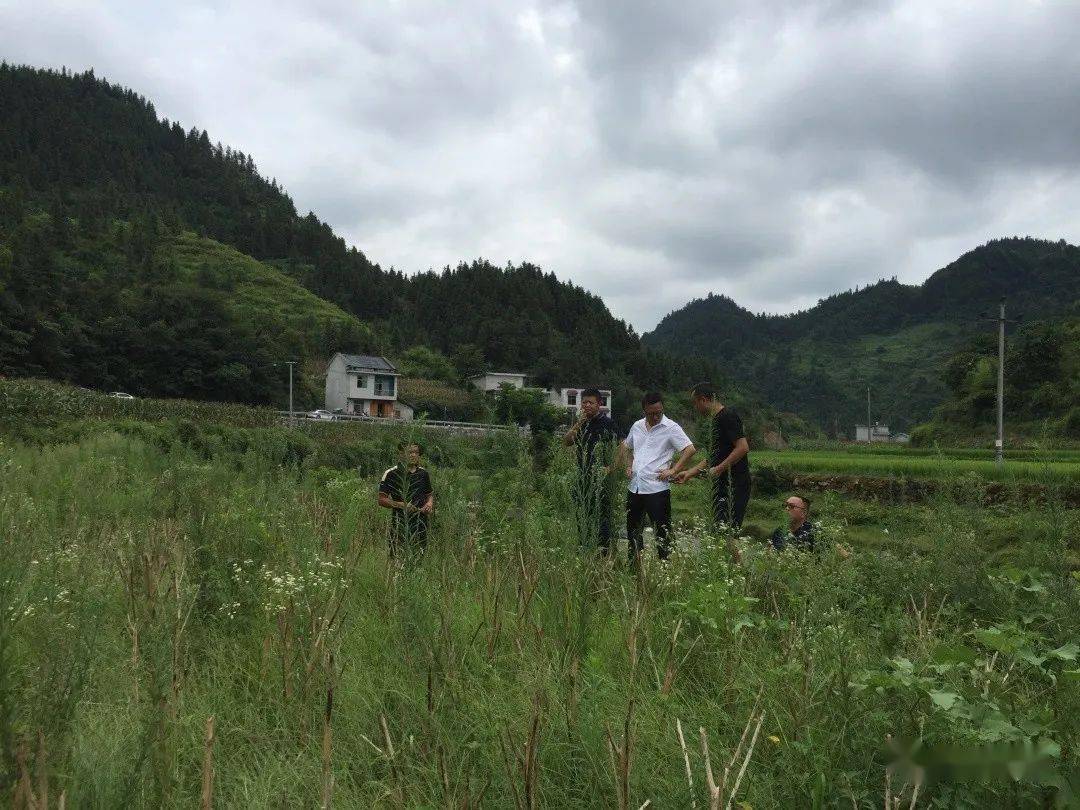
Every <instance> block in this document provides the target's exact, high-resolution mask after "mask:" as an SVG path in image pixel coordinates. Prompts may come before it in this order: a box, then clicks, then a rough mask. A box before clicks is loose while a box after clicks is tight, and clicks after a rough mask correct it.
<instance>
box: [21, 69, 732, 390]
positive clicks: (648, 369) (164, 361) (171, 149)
mask: <svg viewBox="0 0 1080 810" xmlns="http://www.w3.org/2000/svg"><path fill="white" fill-rule="evenodd" d="M200 240H201V241H200ZM196 243H197V244H201V245H202V248H201V249H202V250H203V251H204V252H205V253H206V254H207V257H202V258H196V259H192V258H191V257H190V256H187V257H186V258H185V257H184V256H183V255H180V254H182V253H183V252H184V251H183V250H181V249H180V248H179V247H178V246H179V245H185V244H186V245H188V248H187V250H188V252H189V253H190V246H191V245H192V244H196ZM229 248H231V249H233V251H234V252H239V254H242V256H244V257H250V259H253V260H257V261H255V262H254V265H257V266H258V271H257V272H255V271H254V270H252V268H253V266H254V265H247V267H248V269H249V270H252V272H255V275H257V276H258V277H259V279H260V283H263V282H268V280H270V279H272V280H273V284H272V285H271V287H272V288H273V287H277V288H280V289H286V288H287V285H286V284H285V280H286V279H292V280H293V281H295V282H296V284H297V285H298V286H299V287H302V288H303V289H305V290H307V291H310V293H313V294H314V295H313V296H311V300H310V302H309V303H310V304H311V306H312V311H311V313H310V317H307V318H306V320H305V319H302V320H305V322H306V325H307V327H310V329H308V330H307V331H305V328H301V327H302V326H303V324H301V325H298V324H297V323H295V322H290V323H284V322H280V319H279V318H278V317H277V315H276V313H275V312H274V311H273V307H272V306H270V307H269V308H268V309H259V308H257V307H255V308H253V307H250V306H247V307H238V306H234V305H233V304H232V303H231V299H232V297H233V295H232V292H231V289H230V285H233V284H235V283H237V282H238V279H237V278H232V279H230V277H229V272H228V267H231V266H233V265H237V264H243V262H242V261H240V260H239V259H237V258H236V256H233V257H232V259H230V260H229V261H228V262H225V265H226V266H225V268H224V269H223V266H222V262H220V261H218V260H217V259H215V258H214V257H218V258H220V257H221V256H223V255H225V253H227V251H228V249H229ZM204 264H205V265H207V267H206V268H205V269H204V268H203V265H204ZM0 285H2V287H0V330H3V337H4V344H5V348H4V349H3V350H2V352H0V373H3V374H9V375H30V374H37V375H45V376H50V377H56V378H60V379H66V380H71V381H74V382H79V383H81V384H86V385H93V386H94V387H99V388H111V387H122V388H126V389H131V390H133V391H134V392H136V393H146V394H151V393H152V394H158V395H169V396H173V395H184V396H192V397H206V398H221V399H236V398H240V399H243V400H245V401H251V402H260V401H261V402H265V401H269V400H268V397H269V396H270V391H271V389H274V390H276V388H279V387H280V386H279V380H280V369H279V368H276V367H273V366H272V365H271V364H272V363H273V362H274V361H275V360H281V359H286V358H289V357H299V358H300V359H308V360H310V361H311V362H312V363H316V364H317V361H318V360H319V359H321V358H325V357H326V355H327V353H328V352H331V351H333V350H336V349H338V348H351V349H352V350H354V351H368V350H371V351H380V352H383V353H386V354H391V355H395V354H397V353H399V352H401V351H403V350H404V349H407V348H408V347H410V346H413V345H427V346H431V347H433V348H435V349H437V350H439V351H441V352H443V353H444V354H446V355H448V356H450V357H452V358H454V359H455V360H456V361H457V362H458V363H459V364H460V366H461V368H462V369H463V370H469V369H472V370H478V369H480V368H498V369H507V370H521V371H526V372H528V373H531V374H533V375H535V376H536V377H537V378H538V379H539V380H540V381H541V382H543V383H573V384H579V385H581V384H599V385H603V386H605V387H609V388H612V389H614V390H616V391H617V392H618V394H617V401H616V407H617V408H620V409H622V410H627V409H631V408H632V403H633V401H634V400H636V398H637V396H638V394H639V393H640V392H641V391H642V390H644V389H646V388H662V389H677V388H685V387H687V386H689V385H690V384H691V383H692V382H694V381H696V380H699V379H705V378H710V377H712V378H715V377H716V376H717V374H718V372H717V370H716V367H715V365H714V364H713V363H712V362H711V361H706V360H695V359H692V358H691V359H686V358H682V357H680V358H678V359H676V358H673V357H671V356H668V355H667V354H666V353H665V352H663V351H657V350H652V349H648V348H645V347H643V346H642V344H641V342H640V340H639V338H638V336H637V335H636V334H634V332H633V330H632V329H631V328H630V327H629V326H628V325H627V324H626V323H624V322H623V321H620V320H617V319H616V318H614V317H613V316H612V315H611V314H610V312H609V311H608V310H607V308H606V307H605V305H604V303H603V301H602V300H601V299H600V298H598V297H597V296H595V295H592V294H590V293H588V292H586V291H584V290H582V289H581V288H579V287H577V286H574V285H572V284H567V283H564V282H561V281H559V280H558V279H557V278H556V277H555V275H554V274H553V273H545V272H543V271H542V270H541V269H539V268H537V267H535V266H532V265H529V264H524V265H521V266H518V267H514V266H507V267H497V266H493V265H492V264H490V263H488V262H486V261H474V262H471V263H461V264H459V265H457V266H456V267H453V268H450V267H447V268H446V269H445V270H444V271H443V272H439V273H432V272H428V273H422V274H419V275H416V276H412V277H406V276H405V275H403V274H401V273H398V272H393V271H387V270H384V269H382V268H381V267H379V266H378V265H377V264H374V263H372V262H371V261H369V260H368V258H367V257H366V256H365V255H364V254H363V253H362V252H360V251H359V250H357V249H356V248H354V247H349V246H347V245H346V244H345V242H344V240H342V239H341V238H339V237H338V236H336V235H335V234H334V233H333V231H332V230H331V228H330V227H329V226H328V225H327V224H326V223H324V222H321V221H320V220H319V219H318V218H317V217H316V216H315V215H314V214H313V213H308V214H306V215H303V216H301V215H300V214H298V213H297V211H296V209H295V206H294V205H293V202H292V200H291V199H290V198H289V196H288V195H287V194H286V193H285V192H284V190H283V189H282V188H281V187H280V186H279V185H278V184H277V182H276V181H274V180H272V179H270V180H268V179H266V178H264V177H262V176H260V174H259V173H258V170H257V168H256V165H255V162H254V160H253V158H252V157H251V156H250V155H247V154H244V153H243V152H240V151H236V150H233V149H231V148H229V147H223V146H221V145H220V144H215V143H213V142H212V141H211V139H210V137H209V135H208V134H207V133H206V132H205V131H200V130H198V129H185V128H184V127H183V126H181V125H180V124H179V123H177V122H170V121H168V120H161V119H159V118H158V116H157V114H156V112H155V110H154V107H153V105H152V104H151V103H150V102H149V101H147V100H146V99H144V98H143V97H141V96H139V95H138V94H136V93H134V92H132V91H131V90H127V89H124V88H122V87H119V86H116V85H113V84H110V83H108V82H106V81H103V80H101V79H99V78H97V77H96V76H94V74H93V72H92V71H91V72H87V73H82V74H73V73H69V72H67V71H60V72H56V71H48V70H37V69H33V68H28V67H17V66H11V65H7V64H4V65H0ZM290 294H293V295H295V294H297V290H291V293H290ZM273 295H274V293H272V292H267V290H265V289H264V291H263V295H262V297H263V303H264V304H271V303H272V301H271V299H272V297H273ZM316 296H317V298H316ZM318 299H322V300H321V301H320V300H318ZM298 300H299V299H298ZM326 302H329V304H330V305H336V306H330V307H329V308H327V303H326ZM332 313H333V314H332ZM345 313H347V316H349V317H348V318H346V319H342V317H341V316H342V314H345ZM275 387H276V388H275Z"/></svg>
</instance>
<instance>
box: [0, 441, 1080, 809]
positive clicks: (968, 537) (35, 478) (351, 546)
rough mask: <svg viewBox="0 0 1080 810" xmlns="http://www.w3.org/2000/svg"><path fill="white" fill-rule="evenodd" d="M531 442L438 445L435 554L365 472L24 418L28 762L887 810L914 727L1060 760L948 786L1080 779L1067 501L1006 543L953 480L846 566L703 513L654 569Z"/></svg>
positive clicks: (10, 753)
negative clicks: (1001, 549)
mask: <svg viewBox="0 0 1080 810" xmlns="http://www.w3.org/2000/svg"><path fill="white" fill-rule="evenodd" d="M502 441H503V442H505V445H506V446H504V447H501V448H492V449H491V450H490V452H489V453H488V452H486V453H484V454H478V453H477V452H475V451H468V452H463V453H461V454H460V455H458V456H455V457H454V461H456V463H455V464H454V466H442V465H439V464H435V463H432V464H431V465H430V466H431V468H432V472H433V477H434V481H435V486H436V490H437V504H438V506H437V513H436V515H435V519H434V521H433V527H432V537H431V543H430V547H429V551H428V554H427V555H426V556H425V558H424V559H423V560H422V561H421V562H420V563H419V564H415V565H410V566H407V567H401V566H399V565H398V564H396V563H395V562H394V561H393V560H391V559H389V558H388V556H387V554H386V543H385V533H386V520H387V515H386V514H385V512H384V511H383V510H379V509H378V507H377V506H376V504H375V495H374V491H375V476H373V475H371V474H368V473H366V472H365V473H364V474H363V475H359V474H358V473H357V472H356V471H355V470H333V469H329V468H325V467H318V468H311V467H310V466H307V465H305V464H304V463H284V464H282V463H281V462H280V460H279V459H274V458H272V457H270V456H268V455H267V454H265V453H261V452H258V449H257V448H254V449H252V448H249V449H247V450H244V449H242V448H239V449H237V448H234V449H225V450H222V451H221V452H218V453H214V454H206V453H200V452H198V450H197V449H194V448H192V447H191V446H189V445H187V444H184V443H175V444H170V445H168V446H163V445H161V444H158V443H155V442H152V441H148V440H147V439H146V438H142V437H139V436H135V435H121V434H118V433H104V434H91V435H85V436H80V437H77V438H76V439H74V440H73V441H72V442H71V443H67V444H49V445H45V446H22V445H11V444H8V445H0V484H2V488H0V537H2V543H3V548H2V554H0V582H2V583H3V589H2V592H0V611H2V614H0V616H2V624H0V738H2V744H3V767H4V771H3V783H4V784H3V788H4V789H5V790H7V791H9V795H11V796H12V797H14V799H15V800H16V801H18V800H19V797H23V798H24V799H25V798H26V797H28V796H31V797H32V796H38V795H39V794H40V791H41V790H43V789H47V790H48V791H49V795H50V796H52V797H56V796H59V795H60V793H61V792H63V793H64V795H65V797H66V801H67V803H68V804H69V805H70V806H75V807H83V806H107V807H121V806H122V807H191V806H195V805H199V804H201V805H202V806H207V805H208V803H212V804H213V806H244V807H294V806H300V807H304V806H312V807H314V806H326V805H328V804H336V805H337V806H341V807H371V806H389V807H427V806H433V807H434V806H439V807H442V806H453V807H478V806H481V804H482V805H484V806H489V807H529V808H531V807H541V806H543V807H610V806H616V807H633V808H638V807H641V806H642V805H643V803H645V802H646V801H651V802H652V806H656V807H661V806H662V807H680V806H685V807H689V806H694V805H695V804H696V806H699V807H710V806H717V801H716V797H717V796H718V795H723V801H724V804H725V805H726V804H727V802H728V800H729V799H730V800H731V801H732V802H746V803H748V804H749V805H751V806H753V807H755V808H760V807H796V806H799V807H802V806H831V805H838V806H852V805H854V806H857V807H878V806H881V801H882V797H883V796H884V790H885V780H886V773H887V767H888V766H889V765H890V764H891V763H893V761H894V759H896V758H897V754H896V753H895V752H890V751H889V749H888V748H887V740H889V739H892V740H893V741H894V747H895V746H897V745H901V744H907V743H908V742H910V741H912V740H915V739H919V740H922V741H923V744H924V745H930V746H942V745H946V744H952V745H961V746H969V747H970V746H976V745H994V746H998V748H995V749H994V750H1003V749H1001V748H1000V746H1002V745H1004V744H1015V745H1018V746H1027V748H1022V749H1021V748H1018V749H1016V750H1024V751H1028V752H1029V754H1030V756H1028V760H1031V762H1032V763H1033V764H1031V765H1030V767H1029V768H1028V770H1027V771H1023V772H1022V778H1020V779H1018V780H1014V779H1012V778H1008V777H1004V776H1000V775H999V776H997V777H995V778H993V779H990V778H989V777H986V778H978V779H976V778H974V777H973V778H970V779H965V780H963V781H957V780H955V779H952V780H950V779H946V780H945V781H937V782H934V780H933V779H927V780H926V781H925V784H924V785H923V787H922V788H921V791H922V792H921V793H920V794H919V795H920V797H921V798H919V799H918V802H919V803H920V805H921V804H923V803H924V802H925V801H926V800H929V799H937V800H940V801H943V802H945V803H946V804H948V803H955V802H959V801H961V800H962V801H967V802H969V803H970V804H971V805H973V806H1042V804H1043V802H1045V801H1047V800H1049V799H1050V798H1052V797H1053V796H1054V795H1058V796H1067V795H1069V794H1068V791H1069V788H1068V786H1067V785H1065V784H1064V780H1065V779H1066V777H1067V776H1068V774H1069V772H1070V770H1072V771H1075V752H1076V750H1077V749H1076V746H1077V744H1078V742H1080V736H1078V735H1080V726H1078V720H1077V717H1080V711H1078V710H1080V699H1078V697H1077V694H1076V689H1075V679H1076V677H1077V674H1076V667H1077V663H1076V661H1075V658H1076V655H1077V652H1078V650H1077V649H1076V645H1075V643H1074V642H1075V636H1076V618H1075V617H1076V616H1077V615H1080V614H1078V612H1077V611H1078V608H1080V598H1078V595H1077V582H1076V581H1075V579H1074V578H1072V577H1071V576H1070V575H1069V573H1068V572H1067V571H1066V570H1065V568H1064V566H1063V563H1062V551H1063V548H1064V545H1065V543H1066V542H1068V540H1069V538H1068V537H1067V536H1066V535H1067V532H1068V531H1069V529H1068V528H1067V527H1068V526H1069V525H1071V524H1070V523H1069V522H1068V520H1069V519H1068V516H1066V515H1063V514H1062V513H1060V512H1059V511H1056V510H1055V509H1047V510H1045V511H1044V512H1042V513H1040V514H1039V515H1038V516H1037V518H1035V520H1037V521H1038V526H1033V527H1032V530H1033V533H1034V534H1035V535H1037V542H1036V541H1034V540H1033V541H1031V542H1028V541H1026V540H1025V538H1024V537H1019V538H1017V547H1018V550H1017V554H1016V555H1015V556H1014V558H1013V559H1012V560H1011V564H1010V565H1009V566H1007V567H995V566H992V565H988V564H984V562H983V560H984V557H985V553H986V549H985V547H984V546H983V545H982V543H981V538H980V537H979V536H978V535H976V534H975V533H974V532H972V531H970V528H969V525H968V523H967V522H966V513H965V512H964V510H963V509H962V508H961V507H959V506H957V505H955V504H952V503H947V502H944V501H943V502H942V503H941V504H940V513H939V519H938V520H937V530H936V533H935V535H934V537H933V541H932V542H930V543H928V544H927V546H926V547H925V548H924V549H923V550H922V551H921V552H919V553H914V552H910V553H900V552H891V551H882V552H863V553H857V554H856V555H854V557H853V558H852V559H850V560H847V561H844V560H842V559H841V558H840V557H839V556H838V555H835V554H833V553H831V552H828V551H826V552H824V553H823V554H821V555H819V556H818V557H812V558H811V557H806V556H801V555H782V556H776V555H773V554H769V553H766V552H765V551H764V550H763V549H761V548H760V547H759V546H757V545H753V544H747V543H745V542H742V543H741V545H742V547H743V548H742V550H743V555H742V556H743V560H744V562H743V564H742V565H734V564H733V563H731V562H730V558H729V555H728V554H727V552H726V550H725V546H726V542H727V541H728V540H729V539H730V538H727V537H723V536H717V535H714V534H713V533H712V532H711V531H710V530H709V529H707V528H706V527H704V526H703V525H698V524H695V523H693V522H683V523H681V524H680V526H679V527H678V528H677V530H676V532H675V542H676V547H677V551H676V553H675V554H674V555H673V558H672V560H671V561H670V562H669V563H668V564H665V565H660V564H658V563H656V562H655V560H653V559H652V557H651V555H650V556H649V557H648V560H649V564H648V565H646V566H644V567H643V570H642V571H640V572H638V573H637V574H632V573H630V572H629V571H628V570H627V569H626V568H625V566H624V564H623V562H622V560H621V555H620V556H619V557H618V558H617V559H616V560H615V561H614V562H608V561H603V560H600V559H598V558H597V556H596V555H594V554H591V553H581V551H580V550H579V549H578V537H577V532H576V531H575V528H574V520H573V510H572V505H571V503H570V502H569V497H570V493H571V492H572V476H573V474H574V473H573V470H572V469H571V463H570V462H569V461H567V460H566V459H565V458H561V457H560V458H556V459H555V460H554V461H553V462H552V463H551V464H550V465H547V466H543V465H539V466H538V465H535V464H533V463H532V460H531V459H530V458H529V457H528V454H527V453H526V452H525V448H524V446H523V445H521V444H520V441H519V440H518V439H516V438H514V437H506V438H505V439H503V440H502ZM382 452H384V453H385V457H384V458H382V459H379V460H378V464H373V465H372V466H374V467H379V466H380V465H381V466H389V465H390V464H391V463H393V461H394V456H393V453H392V449H391V448H385V449H384V450H383V451H382ZM826 534H827V535H828V536H827V538H826V540H827V541H830V540H832V541H836V540H842V539H843V537H842V529H840V528H836V529H829V530H828V531H827V532H826ZM737 542H739V541H737ZM691 549H696V551H691ZM1070 645H1071V646H1070ZM211 718H212V722H211ZM683 730H685V731H687V732H688V733H685V734H684V733H681V732H682V731H683ZM890 735H891V737H890ZM39 739H40V740H41V741H42V745H41V747H40V748H39V747H38V744H37V741H38V740H39ZM39 751H41V752H42V753H38V752H39ZM20 752H21V753H20ZM916 759H918V758H917V757H916ZM1044 760H1045V761H1044ZM1025 761H1027V760H1025ZM901 764H902V763H901ZM916 766H917V767H924V768H928V769H929V771H928V773H930V774H931V775H932V774H933V773H934V770H933V763H931V762H926V761H922V760H920V761H918V762H916ZM897 767H898V768H899V767H900V765H898V766H897ZM725 768H726V769H727V779H726V781H725V780H724V773H725V770H724V769H725ZM1014 770H1015V769H1014ZM1022 770H1023V769H1021V771H1022ZM23 772H25V773H26V774H29V775H30V776H28V777H27V778H26V779H24V778H23V777H22V774H23ZM888 773H890V774H892V773H896V774H897V776H896V777H895V779H893V777H892V776H890V779H893V781H892V782H891V783H890V785H891V787H890V789H891V790H893V791H894V792H895V791H896V790H898V789H899V787H900V784H901V782H902V779H901V777H900V775H899V774H900V773H901V770H894V771H888ZM38 775H40V778H39V776H38ZM909 781H910V782H911V784H914V780H909ZM721 785H723V787H722V789H721ZM718 790H720V791H721V792H720V793H717V791H718ZM908 790H909V793H908V794H906V795H910V788H909V789H908Z"/></svg>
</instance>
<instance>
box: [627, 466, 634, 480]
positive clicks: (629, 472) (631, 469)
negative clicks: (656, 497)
mask: <svg viewBox="0 0 1080 810" xmlns="http://www.w3.org/2000/svg"><path fill="white" fill-rule="evenodd" d="M626 477H627V478H628V479H629V478H633V477H634V465H633V464H627V465H626Z"/></svg>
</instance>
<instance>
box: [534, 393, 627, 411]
mask: <svg viewBox="0 0 1080 810" xmlns="http://www.w3.org/2000/svg"><path fill="white" fill-rule="evenodd" d="M583 390H585V389H583V388H548V389H547V390H546V391H544V393H545V394H546V395H547V400H548V402H550V403H551V404H552V405H554V406H555V407H557V408H566V409H567V410H569V411H572V412H575V413H576V412H577V411H578V410H580V409H581V392H582V391H583ZM599 391H600V410H601V411H603V412H604V413H607V414H610V413H611V391H609V390H608V389H606V388H601V389H599Z"/></svg>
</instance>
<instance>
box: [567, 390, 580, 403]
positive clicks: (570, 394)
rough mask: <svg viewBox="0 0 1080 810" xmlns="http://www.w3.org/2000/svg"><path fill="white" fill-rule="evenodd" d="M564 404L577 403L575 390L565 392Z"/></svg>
mask: <svg viewBox="0 0 1080 810" xmlns="http://www.w3.org/2000/svg"><path fill="white" fill-rule="evenodd" d="M566 404H567V405H577V391H567V392H566Z"/></svg>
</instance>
